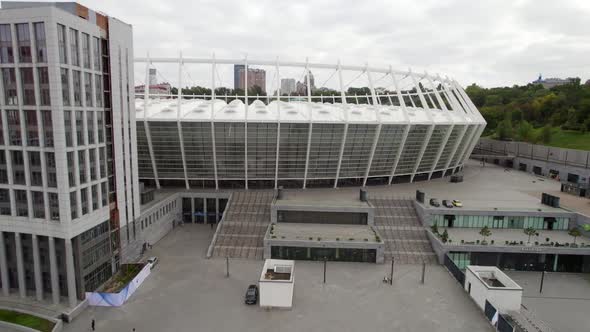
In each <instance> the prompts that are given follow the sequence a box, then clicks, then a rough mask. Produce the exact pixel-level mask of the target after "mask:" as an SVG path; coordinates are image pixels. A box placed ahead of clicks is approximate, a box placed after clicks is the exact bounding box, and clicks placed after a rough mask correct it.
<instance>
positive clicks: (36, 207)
mask: <svg viewBox="0 0 590 332" xmlns="http://www.w3.org/2000/svg"><path fill="white" fill-rule="evenodd" d="M32 194H33V217H35V218H41V219H44V218H45V200H44V199H43V193H42V192H40V191H33V192H32Z"/></svg>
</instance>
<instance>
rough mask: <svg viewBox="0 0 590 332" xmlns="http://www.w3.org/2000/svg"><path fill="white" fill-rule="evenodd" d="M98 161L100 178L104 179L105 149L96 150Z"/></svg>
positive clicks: (105, 170)
mask: <svg viewBox="0 0 590 332" xmlns="http://www.w3.org/2000/svg"><path fill="white" fill-rule="evenodd" d="M98 159H99V161H100V177H101V178H106V177H107V169H106V168H107V164H106V162H105V148H104V147H102V148H99V149H98Z"/></svg>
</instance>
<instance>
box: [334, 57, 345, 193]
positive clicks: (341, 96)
mask: <svg viewBox="0 0 590 332" xmlns="http://www.w3.org/2000/svg"><path fill="white" fill-rule="evenodd" d="M336 70H337V71H338V82H339V84H340V104H341V105H342V113H343V115H344V134H343V135H342V142H341V143H340V152H339V153H338V166H337V167H336V179H335V180H334V188H337V187H338V178H339V177H340V168H341V166H342V156H343V155H344V145H345V144H346V136H347V135H348V107H347V105H346V92H345V91H344V83H343V81H342V65H341V64H340V60H338V64H337V69H336Z"/></svg>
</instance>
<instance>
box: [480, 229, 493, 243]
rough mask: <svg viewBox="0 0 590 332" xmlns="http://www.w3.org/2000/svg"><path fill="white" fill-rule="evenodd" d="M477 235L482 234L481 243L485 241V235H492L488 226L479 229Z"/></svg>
mask: <svg viewBox="0 0 590 332" xmlns="http://www.w3.org/2000/svg"><path fill="white" fill-rule="evenodd" d="M479 235H481V236H483V241H482V243H484V242H486V237H488V236H490V235H492V231H491V230H490V229H489V228H488V226H483V228H482V229H481V230H480V231H479Z"/></svg>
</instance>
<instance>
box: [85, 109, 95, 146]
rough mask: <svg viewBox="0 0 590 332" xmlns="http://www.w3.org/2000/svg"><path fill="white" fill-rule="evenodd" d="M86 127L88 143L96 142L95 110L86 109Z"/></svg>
mask: <svg viewBox="0 0 590 332" xmlns="http://www.w3.org/2000/svg"><path fill="white" fill-rule="evenodd" d="M86 127H87V128H88V144H94V112H93V111H86Z"/></svg>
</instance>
